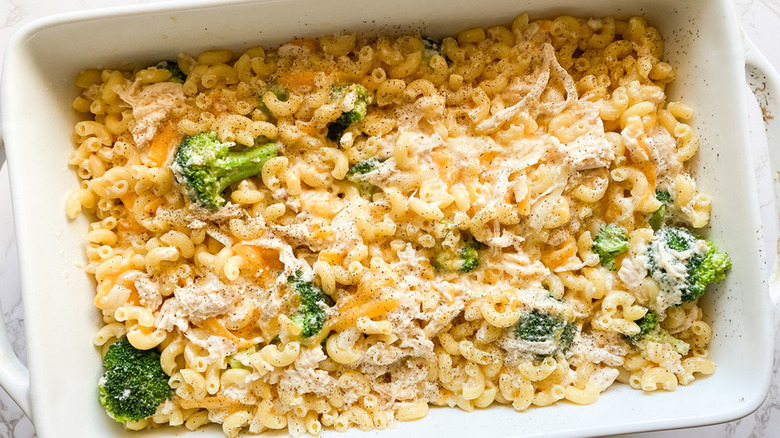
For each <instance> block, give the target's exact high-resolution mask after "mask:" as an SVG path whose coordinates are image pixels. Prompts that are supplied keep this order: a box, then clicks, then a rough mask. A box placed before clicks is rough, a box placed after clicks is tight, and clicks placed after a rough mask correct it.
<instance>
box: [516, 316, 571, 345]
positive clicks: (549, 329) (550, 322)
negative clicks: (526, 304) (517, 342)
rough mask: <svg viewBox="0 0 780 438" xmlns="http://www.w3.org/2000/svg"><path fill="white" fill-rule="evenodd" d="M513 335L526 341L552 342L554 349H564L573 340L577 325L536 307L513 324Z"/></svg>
mask: <svg viewBox="0 0 780 438" xmlns="http://www.w3.org/2000/svg"><path fill="white" fill-rule="evenodd" d="M514 331H515V337H517V338H519V339H522V340H524V341H528V342H550V341H552V342H554V343H555V345H556V351H566V350H568V349H569V347H570V346H571V344H572V342H574V337H575V336H576V334H577V325H576V324H575V323H573V322H567V321H566V320H565V319H564V318H563V317H561V316H559V315H550V314H548V313H544V312H541V311H539V310H537V309H534V310H533V311H531V313H528V314H526V315H524V316H522V317H520V319H519V320H518V321H517V324H515V329H514Z"/></svg>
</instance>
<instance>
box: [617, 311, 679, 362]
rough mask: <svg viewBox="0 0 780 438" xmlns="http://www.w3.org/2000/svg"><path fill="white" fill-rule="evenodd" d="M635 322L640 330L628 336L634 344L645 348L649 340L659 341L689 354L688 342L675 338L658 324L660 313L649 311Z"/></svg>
mask: <svg viewBox="0 0 780 438" xmlns="http://www.w3.org/2000/svg"><path fill="white" fill-rule="evenodd" d="M634 322H635V323H636V324H637V325H638V326H639V330H640V331H639V333H637V334H635V335H630V336H627V337H628V340H629V341H630V342H631V343H632V344H634V345H635V346H637V347H639V348H640V349H642V350H643V349H644V348H645V344H646V343H647V342H658V343H661V344H669V345H671V346H672V348H674V349H675V350H676V351H677V352H678V353H680V354H681V355H683V356H685V355H686V354H688V351H689V350H690V348H691V346H690V345H689V344H688V343H687V342H685V341H681V340H680V339H677V338H675V337H674V336H672V335H670V334H669V332H667V331H666V330H664V329H663V328H662V327H661V326H660V324H658V315H656V314H655V312H651V311H648V312H647V313H646V314H645V316H643V317H641V318H639V319H638V320H636V321H634Z"/></svg>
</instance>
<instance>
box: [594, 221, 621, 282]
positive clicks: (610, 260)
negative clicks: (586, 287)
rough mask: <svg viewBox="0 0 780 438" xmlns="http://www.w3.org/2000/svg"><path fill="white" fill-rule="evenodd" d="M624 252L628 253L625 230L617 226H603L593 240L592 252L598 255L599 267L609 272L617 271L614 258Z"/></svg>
mask: <svg viewBox="0 0 780 438" xmlns="http://www.w3.org/2000/svg"><path fill="white" fill-rule="evenodd" d="M626 251H628V237H627V236H626V230H624V229H622V228H620V227H619V226H617V225H613V224H607V225H604V226H603V227H601V230H599V233H598V234H597V235H596V238H595V239H593V252H595V253H596V254H598V256H599V259H601V265H602V266H604V267H605V268H607V269H609V270H611V271H614V270H615V269H617V266H616V263H615V257H617V256H618V255H620V254H622V253H624V252H626Z"/></svg>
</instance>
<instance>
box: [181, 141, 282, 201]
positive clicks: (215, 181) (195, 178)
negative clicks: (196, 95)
mask: <svg viewBox="0 0 780 438" xmlns="http://www.w3.org/2000/svg"><path fill="white" fill-rule="evenodd" d="M258 141H259V142H262V143H260V144H258V143H257V142H256V143H255V145H254V146H253V147H250V148H244V149H243V150H240V151H236V152H232V151H230V148H231V147H232V146H234V143H221V142H220V141H219V140H217V135H216V134H215V133H213V132H212V133H204V132H201V133H200V134H197V135H193V136H191V137H187V138H185V139H184V140H183V141H182V142H181V143H180V144H179V147H178V148H177V149H176V155H175V156H174V163H173V166H171V168H172V169H173V171H174V174H175V175H176V179H177V181H179V182H180V183H182V185H183V186H185V188H186V191H187V194H188V195H189V197H190V199H191V200H192V201H193V202H198V203H200V204H202V205H203V206H204V207H207V208H209V209H212V210H213V209H217V208H219V207H222V206H223V205H225V203H226V201H225V198H223V197H222V192H223V191H225V189H226V188H227V187H228V186H229V185H231V184H233V183H234V182H236V181H241V180H242V179H245V178H248V177H250V176H252V175H257V174H259V173H260V171H261V170H262V169H263V165H264V164H265V162H266V161H268V160H269V159H270V158H272V157H275V156H276V154H277V152H278V147H277V144H276V142H272V141H267V140H266V139H265V137H261V138H260V139H258Z"/></svg>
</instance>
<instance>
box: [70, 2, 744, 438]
mask: <svg viewBox="0 0 780 438" xmlns="http://www.w3.org/2000/svg"><path fill="white" fill-rule="evenodd" d="M663 52H664V42H663V39H662V38H661V35H660V34H659V32H658V30H657V29H656V28H654V27H651V26H650V25H649V24H648V23H647V22H646V21H645V19H643V18H641V17H632V18H630V19H628V20H626V21H622V20H618V19H614V18H611V17H606V18H575V17H570V16H561V17H558V18H555V19H553V20H537V21H529V18H528V16H527V15H526V14H523V15H520V16H518V17H517V18H515V19H514V21H513V22H511V24H509V25H508V26H501V25H499V26H493V27H489V28H486V29H482V28H474V29H469V30H465V31H463V32H461V33H459V34H457V36H454V37H447V38H444V39H442V40H434V39H430V38H427V37H425V36H421V35H419V34H411V35H400V36H399V35H394V36H378V37H368V36H363V35H358V34H355V33H348V32H344V33H339V34H335V35H328V36H323V37H321V38H318V39H312V38H296V39H293V40H291V41H290V42H288V43H286V44H283V45H281V46H280V47H278V48H275V49H270V48H263V47H259V46H258V47H252V48H249V49H247V50H246V51H244V52H243V53H240V54H237V53H233V52H231V51H229V50H224V49H216V50H208V51H204V52H202V53H200V54H198V55H191V54H187V53H181V54H179V55H178V58H177V59H176V60H168V61H162V62H157V61H155V62H154V63H153V64H152V65H151V66H146V67H140V68H135V69H132V70H121V69H94V70H84V71H83V72H81V73H80V74H79V75H78V77H77V78H76V85H77V86H78V87H79V89H80V94H79V96H78V97H76V98H75V100H74V102H73V107H74V108H75V109H76V110H77V111H78V112H79V113H81V114H82V115H83V117H82V120H81V121H79V122H78V123H76V125H75V132H74V140H75V144H76V149H75V150H74V152H73V154H72V155H71V157H70V159H69V164H70V165H72V166H73V167H74V168H75V170H76V172H77V174H78V178H79V180H80V188H79V189H78V190H76V191H74V192H73V193H72V194H71V195H70V197H69V198H68V199H67V201H66V213H67V214H68V216H69V217H71V218H75V217H77V216H78V215H79V214H82V213H84V214H86V215H87V216H88V217H89V218H90V220H91V224H90V226H89V230H88V232H87V234H86V240H87V244H86V259H87V262H86V272H87V273H88V274H90V275H92V276H94V278H95V281H96V294H95V299H94V303H95V306H96V307H97V309H98V311H99V312H100V314H101V315H102V320H103V325H102V327H100V329H99V330H98V331H97V333H96V335H95V338H94V343H95V344H96V345H97V346H99V347H101V349H102V353H103V355H104V359H103V360H104V365H105V367H106V373H105V374H104V375H103V377H102V378H101V380H100V382H98V388H97V390H96V392H97V393H98V400H99V401H100V403H101V404H103V406H104V407H105V408H106V410H107V412H108V414H109V415H110V416H111V417H112V418H114V419H115V420H117V421H120V422H122V423H123V424H124V426H125V427H126V428H128V429H132V430H137V429H143V428H147V427H155V426H157V425H162V424H169V425H172V426H182V425H183V426H185V427H186V428H188V429H192V430H194V429H198V428H200V427H201V426H204V425H206V424H208V423H218V424H221V427H222V429H223V430H224V433H225V435H226V436H228V437H235V436H238V435H241V434H246V433H248V434H257V433H261V432H263V431H265V430H268V429H285V428H286V429H287V431H288V432H289V433H290V434H291V435H294V436H299V435H303V434H305V433H309V434H312V435H317V434H319V433H320V432H321V430H322V429H323V428H333V429H335V430H339V431H344V430H347V429H349V428H351V427H357V428H359V429H361V430H372V429H383V428H387V427H391V426H392V425H393V424H394V423H395V422H397V421H409V420H415V419H419V418H422V417H424V416H425V415H426V413H427V411H428V409H429V406H449V407H457V408H460V409H462V410H464V411H467V412H468V411H472V410H475V409H482V408H487V407H488V406H491V405H493V404H503V405H509V406H511V408H513V409H515V410H518V411H524V410H526V409H535V408H537V407H543V406H548V405H551V404H554V403H558V402H560V403H575V404H590V403H593V402H595V401H596V400H597V399H598V397H599V395H600V394H601V393H602V392H604V391H605V390H607V389H608V388H609V387H610V386H612V385H613V384H614V383H615V382H619V383H622V384H627V385H630V386H631V387H633V388H636V389H640V390H643V391H656V390H667V391H671V390H674V389H675V388H676V387H677V386H678V385H688V384H689V383H691V382H692V381H693V380H694V379H695V378H697V377H699V376H702V375H708V374H711V373H713V372H714V370H715V365H714V364H713V362H712V361H711V360H710V359H709V358H708V344H709V342H710V340H711V338H712V330H711V328H710V325H709V324H708V323H707V322H705V315H704V314H703V312H702V309H701V307H700V305H699V299H700V298H701V296H702V295H703V294H704V293H705V289H706V288H707V285H708V284H711V283H717V282H720V281H721V280H723V279H724V278H725V276H726V273H727V271H728V270H729V268H730V266H731V262H730V260H729V258H728V256H727V255H726V254H725V253H723V252H720V251H719V250H718V248H717V247H716V246H715V245H714V244H713V243H712V242H711V241H710V240H708V239H706V238H704V237H702V236H700V235H699V234H697V233H696V232H694V231H693V230H696V229H700V228H702V227H705V226H706V225H707V223H708V221H709V217H710V205H711V199H710V197H709V196H707V195H705V194H703V193H700V192H699V191H698V189H697V187H696V183H695V180H694V179H693V178H692V176H691V174H690V172H689V165H688V163H689V161H690V160H691V158H693V157H694V156H695V155H696V153H697V151H698V147H699V143H698V140H697V138H696V135H695V134H694V132H693V129H692V128H691V126H690V124H689V123H690V120H691V119H692V117H693V110H692V108H691V107H689V106H688V105H686V104H684V103H681V102H676V101H669V100H668V99H667V95H666V93H665V88H666V86H667V84H669V83H670V82H671V81H673V80H674V77H675V71H674V68H673V67H672V66H671V65H669V64H668V63H666V62H664V61H663Z"/></svg>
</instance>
